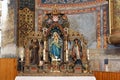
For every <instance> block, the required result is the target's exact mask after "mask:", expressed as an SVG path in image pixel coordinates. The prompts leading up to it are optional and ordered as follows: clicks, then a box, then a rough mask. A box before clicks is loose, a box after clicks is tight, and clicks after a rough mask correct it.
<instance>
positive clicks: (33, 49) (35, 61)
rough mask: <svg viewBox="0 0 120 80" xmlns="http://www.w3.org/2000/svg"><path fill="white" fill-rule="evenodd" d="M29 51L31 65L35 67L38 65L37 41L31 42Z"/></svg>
mask: <svg viewBox="0 0 120 80" xmlns="http://www.w3.org/2000/svg"><path fill="white" fill-rule="evenodd" d="M29 49H30V50H31V64H32V65H35V64H38V63H39V55H38V52H39V42H38V40H37V39H33V40H31V45H30V47H29Z"/></svg>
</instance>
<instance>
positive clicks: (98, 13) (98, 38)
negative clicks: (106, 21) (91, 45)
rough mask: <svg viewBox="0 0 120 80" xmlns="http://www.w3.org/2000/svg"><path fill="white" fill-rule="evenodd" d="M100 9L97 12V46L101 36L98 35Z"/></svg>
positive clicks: (99, 44) (99, 43)
mask: <svg viewBox="0 0 120 80" xmlns="http://www.w3.org/2000/svg"><path fill="white" fill-rule="evenodd" d="M100 22H101V21H100V10H98V12H97V48H100V47H101V37H100Z"/></svg>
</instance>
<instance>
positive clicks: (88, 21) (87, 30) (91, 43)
mask: <svg viewBox="0 0 120 80" xmlns="http://www.w3.org/2000/svg"><path fill="white" fill-rule="evenodd" d="M96 19H97V16H96V12H90V13H80V14H73V15H68V20H69V22H70V28H71V29H73V30H75V31H77V32H80V33H81V34H83V35H84V37H85V39H86V40H87V41H88V48H94V49H96V44H97V42H96V23H97V20H96Z"/></svg>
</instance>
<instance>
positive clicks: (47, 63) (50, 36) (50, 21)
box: [24, 9, 89, 73]
mask: <svg viewBox="0 0 120 80" xmlns="http://www.w3.org/2000/svg"><path fill="white" fill-rule="evenodd" d="M34 39H36V40H37V41H38V45H34V44H33V45H34V47H33V50H32V49H31V44H32V43H33V42H32V41H34ZM24 46H25V52H26V53H25V55H26V56H25V57H26V59H25V71H26V70H27V68H28V69H29V71H30V72H34V71H35V72H36V73H37V72H38V73H39V72H41V71H42V72H45V73H48V72H52V73H54V72H61V73H64V72H72V73H89V62H88V59H87V40H86V39H85V38H84V35H83V34H81V33H79V32H76V31H74V30H72V29H70V28H69V21H68V19H67V16H66V15H65V14H62V13H60V12H59V11H57V9H54V10H53V12H51V13H46V15H45V16H44V20H43V27H42V31H38V32H31V33H29V35H28V37H27V38H26V39H25V40H24ZM37 46H39V50H38V51H36V49H34V48H37ZM34 50H35V51H34ZM33 53H34V55H35V54H37V55H38V56H36V58H34V57H33V56H34V55H33ZM32 55H33V56H32ZM74 56H75V57H74ZM32 57H33V58H32ZM37 58H38V59H37ZM33 59H37V60H38V61H37V62H35V63H34V62H33V61H34V60H33ZM33 68H34V69H35V70H33Z"/></svg>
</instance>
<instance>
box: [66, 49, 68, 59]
mask: <svg viewBox="0 0 120 80" xmlns="http://www.w3.org/2000/svg"><path fill="white" fill-rule="evenodd" d="M66 61H68V50H67V49H66Z"/></svg>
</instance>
